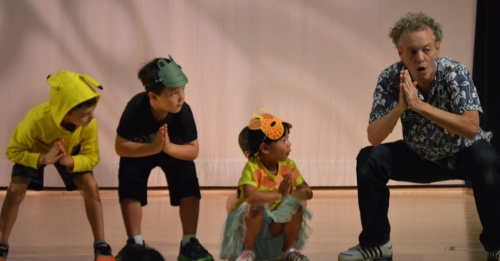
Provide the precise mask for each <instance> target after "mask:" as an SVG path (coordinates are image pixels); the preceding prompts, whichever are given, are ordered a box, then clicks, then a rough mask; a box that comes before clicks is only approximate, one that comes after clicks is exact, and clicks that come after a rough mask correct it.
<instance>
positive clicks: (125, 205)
mask: <svg viewBox="0 0 500 261" xmlns="http://www.w3.org/2000/svg"><path fill="white" fill-rule="evenodd" d="M120 208H121V210H122V217H123V223H124V224H125V230H126V231H127V236H128V237H129V238H131V237H133V236H137V235H140V234H141V222H142V206H141V202H139V201H137V200H133V199H124V200H122V201H121V202H120Z"/></svg>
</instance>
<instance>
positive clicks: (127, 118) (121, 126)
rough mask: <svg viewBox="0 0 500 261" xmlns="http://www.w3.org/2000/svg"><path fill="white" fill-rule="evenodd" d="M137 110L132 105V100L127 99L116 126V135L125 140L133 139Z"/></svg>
mask: <svg viewBox="0 0 500 261" xmlns="http://www.w3.org/2000/svg"><path fill="white" fill-rule="evenodd" d="M137 112H138V109H137V108H136V106H134V102H133V101H132V100H131V101H129V102H128V103H127V106H126V107H125V109H124V110H123V113H122V116H121V118H120V122H119V123H118V128H117V129H116V133H117V134H118V136H120V137H122V138H124V139H126V140H134V138H135V137H136V133H135V128H136V127H135V126H137V124H138V122H137Z"/></svg>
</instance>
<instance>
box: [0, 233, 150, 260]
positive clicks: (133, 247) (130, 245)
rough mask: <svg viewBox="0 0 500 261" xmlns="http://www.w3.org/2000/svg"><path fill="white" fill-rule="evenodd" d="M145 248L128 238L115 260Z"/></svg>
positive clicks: (143, 244) (144, 243)
mask: <svg viewBox="0 0 500 261" xmlns="http://www.w3.org/2000/svg"><path fill="white" fill-rule="evenodd" d="M145 247H146V242H145V241H144V240H142V245H141V244H137V243H136V242H135V240H134V239H133V238H129V239H127V244H126V245H125V246H124V247H123V248H122V249H121V250H120V251H119V252H118V255H116V260H117V261H120V260H121V259H122V256H123V255H129V254H130V253H134V252H138V251H139V249H141V248H145ZM0 261H1V260H0Z"/></svg>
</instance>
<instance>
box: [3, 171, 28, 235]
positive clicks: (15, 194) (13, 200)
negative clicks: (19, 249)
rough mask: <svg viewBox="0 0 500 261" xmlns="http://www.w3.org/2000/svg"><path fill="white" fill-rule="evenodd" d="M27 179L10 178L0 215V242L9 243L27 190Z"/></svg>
mask: <svg viewBox="0 0 500 261" xmlns="http://www.w3.org/2000/svg"><path fill="white" fill-rule="evenodd" d="M28 183H29V181H28V179H26V178H24V177H12V181H11V183H10V185H9V187H8V188H7V194H6V195H5V200H4V202H3V206H2V212H1V213H0V242H2V243H7V242H8V241H9V236H10V232H11V231H12V227H14V223H15V222H16V220H17V214H18V213H19V206H20V205H21V202H22V201H23V199H24V196H25V195H26V190H27V189H28Z"/></svg>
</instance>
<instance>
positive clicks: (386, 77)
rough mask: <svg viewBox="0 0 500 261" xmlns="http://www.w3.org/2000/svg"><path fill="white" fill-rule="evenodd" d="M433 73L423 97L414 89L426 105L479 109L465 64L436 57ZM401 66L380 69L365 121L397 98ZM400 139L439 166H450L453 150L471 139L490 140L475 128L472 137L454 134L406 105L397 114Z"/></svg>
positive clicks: (384, 111)
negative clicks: (402, 111)
mask: <svg viewBox="0 0 500 261" xmlns="http://www.w3.org/2000/svg"><path fill="white" fill-rule="evenodd" d="M436 66H437V70H436V76H435V78H434V82H433V83H432V86H431V89H430V91H429V94H428V96H427V99H424V96H423V94H422V93H421V92H420V91H418V92H419V93H418V96H419V98H420V99H421V100H426V102H427V103H429V104H430V105H432V106H434V107H436V108H439V109H441V110H444V111H448V112H451V113H455V114H463V113H464V111H466V110H467V111H479V113H480V114H482V113H483V109H482V108H481V104H480V102H479V97H478V95H477V91H476V87H475V86H474V83H473V82H472V78H471V76H470V74H469V71H468V70H467V68H466V67H465V66H464V65H463V64H461V63H459V62H457V61H454V60H453V59H451V58H450V57H439V58H438V59H436ZM403 69H405V66H404V64H403V62H397V63H395V64H393V65H391V66H389V67H388V68H386V69H385V70H383V71H382V73H381V74H380V76H379V78H378V83H377V87H376V88H375V93H374V94H373V106H372V111H371V113H370V120H369V122H370V123H371V122H373V121H376V120H378V119H380V118H382V117H384V116H385V115H387V114H388V113H389V112H390V111H391V110H392V109H393V108H394V107H396V105H397V104H398V102H399V72H400V71H401V70H403ZM401 124H402V126H403V139H404V141H405V142H406V144H407V145H408V146H409V147H410V149H411V150H413V151H414V152H415V153H417V154H418V155H420V156H421V157H422V158H424V159H428V160H430V161H433V162H435V163H436V164H438V165H440V166H441V167H444V168H448V169H453V168H454V167H455V164H456V160H455V155H456V153H457V152H459V151H461V150H463V149H464V148H467V147H469V146H471V145H472V144H473V143H474V142H475V141H477V140H481V139H485V140H487V141H490V139H491V137H492V133H491V132H485V131H483V130H482V129H481V128H479V132H478V134H477V135H476V137H475V138H474V139H473V140H469V139H467V138H464V137H461V136H459V135H455V134H453V133H451V132H449V131H447V130H446V129H444V128H442V127H440V126H438V125H437V124H436V123H434V122H432V121H431V120H429V119H427V118H426V117H424V116H422V115H420V114H418V113H416V112H414V111H413V110H411V109H407V110H406V111H405V112H404V113H403V114H402V115H401Z"/></svg>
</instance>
